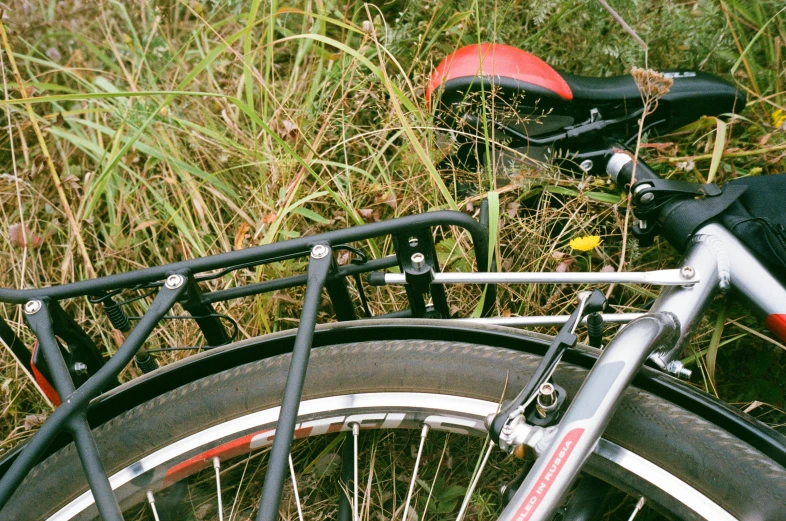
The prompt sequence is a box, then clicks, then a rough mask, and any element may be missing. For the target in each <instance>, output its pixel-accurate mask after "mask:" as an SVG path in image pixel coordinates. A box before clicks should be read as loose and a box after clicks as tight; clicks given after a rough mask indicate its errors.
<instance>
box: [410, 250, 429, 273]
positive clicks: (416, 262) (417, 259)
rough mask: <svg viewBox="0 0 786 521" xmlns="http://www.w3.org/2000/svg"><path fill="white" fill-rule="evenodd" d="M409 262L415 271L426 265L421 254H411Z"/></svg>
mask: <svg viewBox="0 0 786 521" xmlns="http://www.w3.org/2000/svg"><path fill="white" fill-rule="evenodd" d="M410 260H411V261H412V267H413V268H415V269H416V270H419V269H420V268H422V267H423V266H425V265H426V257H425V255H423V254H422V253H413V254H412V257H410Z"/></svg>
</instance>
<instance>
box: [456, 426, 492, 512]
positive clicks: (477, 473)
mask: <svg viewBox="0 0 786 521" xmlns="http://www.w3.org/2000/svg"><path fill="white" fill-rule="evenodd" d="M488 444H489V448H488V449H487V450H486V454H485V455H484V456H483V461H481V462H480V466H479V467H478V469H477V470H476V471H475V473H474V474H473V475H472V481H470V483H469V488H467V493H466V494H465V495H464V501H463V502H462V503H461V509H460V510H459V514H458V517H457V518H456V521H462V520H463V519H464V514H466V513H467V508H468V507H469V500H470V499H471V498H472V493H473V492H475V487H476V486H477V485H478V481H479V480H480V475H481V474H483V469H484V468H485V467H486V463H487V462H488V460H489V456H491V450H492V449H493V448H494V444H493V443H491V440H488Z"/></svg>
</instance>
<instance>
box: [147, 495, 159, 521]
mask: <svg viewBox="0 0 786 521" xmlns="http://www.w3.org/2000/svg"><path fill="white" fill-rule="evenodd" d="M147 502H148V503H150V509H151V510H152V511H153V519H155V521H160V520H159V519H158V510H156V499H155V497H153V491H152V490H148V491H147Z"/></svg>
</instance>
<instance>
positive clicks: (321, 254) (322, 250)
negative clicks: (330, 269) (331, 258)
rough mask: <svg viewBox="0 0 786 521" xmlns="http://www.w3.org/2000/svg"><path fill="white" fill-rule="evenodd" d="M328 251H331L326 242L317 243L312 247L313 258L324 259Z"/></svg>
mask: <svg viewBox="0 0 786 521" xmlns="http://www.w3.org/2000/svg"><path fill="white" fill-rule="evenodd" d="M328 253H330V248H328V247H327V246H325V245H324V244H317V245H316V246H314V247H313V248H311V258H313V259H324V258H325V257H327V254H328Z"/></svg>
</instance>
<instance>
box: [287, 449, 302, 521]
mask: <svg viewBox="0 0 786 521" xmlns="http://www.w3.org/2000/svg"><path fill="white" fill-rule="evenodd" d="M289 472H290V474H292V490H293V491H294V493H295V504H296V505H297V516H298V519H300V521H303V507H302V506H301V505H300V494H299V493H298V490H297V479H296V478H295V465H294V464H293V463H292V453H290V454H289Z"/></svg>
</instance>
